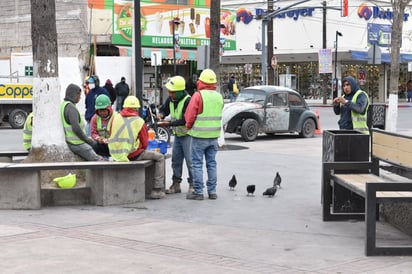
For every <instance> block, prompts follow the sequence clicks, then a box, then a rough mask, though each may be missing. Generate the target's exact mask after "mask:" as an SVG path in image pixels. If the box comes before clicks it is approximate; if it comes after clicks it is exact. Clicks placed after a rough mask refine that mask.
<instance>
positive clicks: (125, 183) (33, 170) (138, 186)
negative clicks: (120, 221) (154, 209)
mask: <svg viewBox="0 0 412 274" xmlns="http://www.w3.org/2000/svg"><path fill="white" fill-rule="evenodd" d="M78 169H85V170H87V173H86V186H89V187H90V189H91V193H90V202H91V203H92V204H95V205H101V206H108V205H119V204H130V203H136V202H140V201H144V200H145V196H146V195H147V194H148V193H150V190H151V189H152V186H153V174H154V161H152V160H143V161H131V162H104V161H97V162H94V161H91V162H49V163H0V209H39V208H41V182H40V171H44V170H78Z"/></svg>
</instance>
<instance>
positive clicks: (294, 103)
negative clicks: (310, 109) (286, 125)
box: [288, 93, 307, 130]
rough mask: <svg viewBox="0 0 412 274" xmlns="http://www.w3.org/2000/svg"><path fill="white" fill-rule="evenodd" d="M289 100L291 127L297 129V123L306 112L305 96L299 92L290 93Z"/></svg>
mask: <svg viewBox="0 0 412 274" xmlns="http://www.w3.org/2000/svg"><path fill="white" fill-rule="evenodd" d="M288 101H289V107H290V109H289V115H290V116H289V117H290V128H291V129H296V130H297V125H298V122H299V120H300V117H301V116H302V114H303V112H305V111H306V110H307V109H306V106H305V103H304V101H303V98H302V97H300V96H299V95H297V94H294V93H289V95H288Z"/></svg>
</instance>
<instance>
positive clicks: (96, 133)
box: [90, 94, 115, 157]
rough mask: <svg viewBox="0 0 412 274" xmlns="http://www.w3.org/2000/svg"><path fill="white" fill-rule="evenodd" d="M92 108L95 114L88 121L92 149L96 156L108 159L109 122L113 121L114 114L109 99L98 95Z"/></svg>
mask: <svg viewBox="0 0 412 274" xmlns="http://www.w3.org/2000/svg"><path fill="white" fill-rule="evenodd" d="M94 108H95V109H96V114H95V115H93V117H92V119H91V120H90V133H91V137H92V139H93V140H94V141H95V142H94V143H93V149H94V151H96V153H97V154H99V155H101V156H103V157H110V153H109V146H108V143H109V137H110V135H109V129H110V122H111V121H112V119H113V116H114V115H115V113H114V112H113V108H112V105H111V99H110V98H109V97H108V96H107V95H104V94H100V95H99V96H97V98H96V103H95V106H94Z"/></svg>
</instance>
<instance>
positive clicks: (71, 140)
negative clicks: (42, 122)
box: [60, 84, 103, 161]
mask: <svg viewBox="0 0 412 274" xmlns="http://www.w3.org/2000/svg"><path fill="white" fill-rule="evenodd" d="M81 94H82V91H81V89H80V87H79V86H77V85H75V84H70V85H69V86H68V87H67V89H66V97H64V101H63V102H62V104H61V107H60V112H61V119H62V122H63V128H64V134H65V136H66V143H67V145H68V146H69V148H70V150H71V151H72V152H73V153H74V154H77V155H79V156H80V157H82V158H83V159H85V160H86V161H98V160H103V158H102V157H101V156H99V155H97V154H96V152H94V150H93V148H92V144H93V140H92V139H91V138H88V137H87V136H86V128H85V124H84V121H83V119H82V117H81V116H80V112H79V110H78V109H77V108H76V104H77V103H78V102H79V101H80V96H81Z"/></svg>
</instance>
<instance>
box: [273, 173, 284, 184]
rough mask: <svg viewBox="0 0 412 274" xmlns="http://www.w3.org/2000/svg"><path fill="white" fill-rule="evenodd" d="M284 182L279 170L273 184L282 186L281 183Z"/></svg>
mask: <svg viewBox="0 0 412 274" xmlns="http://www.w3.org/2000/svg"><path fill="white" fill-rule="evenodd" d="M281 182H282V177H280V174H279V172H276V176H275V179H274V180H273V186H274V187H278V188H280V183H281Z"/></svg>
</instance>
